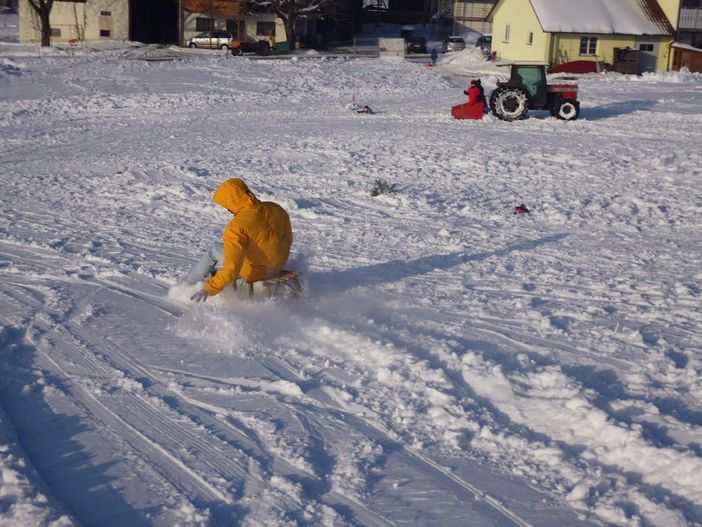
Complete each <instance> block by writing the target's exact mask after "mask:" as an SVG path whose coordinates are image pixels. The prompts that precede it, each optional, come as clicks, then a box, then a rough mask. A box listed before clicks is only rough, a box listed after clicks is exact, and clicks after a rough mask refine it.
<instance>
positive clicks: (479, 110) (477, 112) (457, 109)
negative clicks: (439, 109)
mask: <svg viewBox="0 0 702 527" xmlns="http://www.w3.org/2000/svg"><path fill="white" fill-rule="evenodd" d="M451 115H453V117H454V119H482V118H483V105H482V104H481V103H478V104H470V103H467V102H466V103H463V104H459V105H457V106H453V107H451Z"/></svg>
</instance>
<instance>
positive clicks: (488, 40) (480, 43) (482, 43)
mask: <svg viewBox="0 0 702 527" xmlns="http://www.w3.org/2000/svg"><path fill="white" fill-rule="evenodd" d="M475 47H476V48H480V49H481V50H482V51H485V52H487V53H489V52H490V51H492V34H490V33H485V34H484V35H480V36H479V37H478V40H476V41H475Z"/></svg>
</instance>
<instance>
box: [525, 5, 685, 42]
mask: <svg viewBox="0 0 702 527" xmlns="http://www.w3.org/2000/svg"><path fill="white" fill-rule="evenodd" d="M531 4H532V6H533V7H534V11H535V12H536V16H537V17H538V18H539V21H540V22H541V27H542V28H543V30H544V31H547V32H549V33H600V34H611V35H617V34H619V35H668V34H670V30H671V29H672V28H670V23H669V22H668V20H667V19H666V18H665V15H663V13H662V11H661V10H660V7H659V6H658V5H657V4H656V5H653V4H655V2H652V1H650V0H586V1H583V0H531Z"/></svg>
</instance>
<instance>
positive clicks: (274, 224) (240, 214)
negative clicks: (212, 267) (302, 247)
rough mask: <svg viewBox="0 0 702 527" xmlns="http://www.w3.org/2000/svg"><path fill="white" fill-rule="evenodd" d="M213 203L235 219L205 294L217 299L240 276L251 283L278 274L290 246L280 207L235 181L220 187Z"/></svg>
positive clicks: (288, 229) (286, 220)
mask: <svg viewBox="0 0 702 527" xmlns="http://www.w3.org/2000/svg"><path fill="white" fill-rule="evenodd" d="M212 199H213V201H214V202H215V203H217V204H218V205H221V206H222V207H224V208H225V209H227V210H228V211H229V212H231V213H232V214H234V218H233V219H232V220H231V221H230V222H229V224H228V225H227V227H226V228H225V229H224V235H223V241H224V262H223V264H222V269H220V270H218V271H217V273H216V274H215V275H214V276H213V277H211V278H210V279H209V280H207V281H206V282H205V285H204V289H205V291H206V292H207V294H208V295H216V294H217V293H219V292H220V291H221V290H222V289H224V288H225V287H226V286H227V285H228V284H230V283H232V282H234V280H236V279H237V277H239V276H240V277H242V278H243V279H244V280H246V281H247V282H254V281H256V280H261V279H262V278H266V277H268V276H272V275H275V274H277V273H278V272H280V270H281V269H283V266H284V265H285V262H287V261H288V256H289V255H290V246H291V245H292V228H291V226H290V218H289V217H288V214H287V212H285V210H284V209H283V207H281V206H280V205H278V204H276V203H273V202H270V201H259V200H258V198H256V196H254V194H253V192H251V191H250V190H249V187H247V186H246V183H244V182H243V181H242V180H241V179H238V178H235V179H228V180H227V181H225V182H224V183H222V184H221V185H220V186H219V188H218V189H217V190H216V191H215V193H214V196H213V198H212Z"/></svg>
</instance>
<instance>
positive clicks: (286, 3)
mask: <svg viewBox="0 0 702 527" xmlns="http://www.w3.org/2000/svg"><path fill="white" fill-rule="evenodd" d="M338 1H339V0H251V6H256V7H265V8H267V9H270V10H271V11H273V12H275V14H276V15H278V17H279V18H280V19H282V20H283V25H284V26H285V36H286V37H287V40H288V45H289V46H290V49H295V41H296V40H297V39H296V35H295V21H296V20H297V19H298V18H299V17H300V16H304V15H307V14H313V13H318V12H320V11H322V10H323V9H324V8H326V7H329V6H330V5H331V4H334V3H337V2H338Z"/></svg>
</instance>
